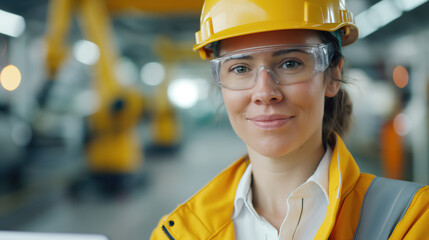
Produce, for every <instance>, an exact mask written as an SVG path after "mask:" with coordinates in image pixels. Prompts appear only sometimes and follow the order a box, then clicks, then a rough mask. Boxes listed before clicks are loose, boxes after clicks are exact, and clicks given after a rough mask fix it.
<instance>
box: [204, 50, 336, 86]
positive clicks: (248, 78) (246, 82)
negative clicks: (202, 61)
mask: <svg viewBox="0 0 429 240" xmlns="http://www.w3.org/2000/svg"><path fill="white" fill-rule="evenodd" d="M330 49H331V47H330V45H329V44H320V45H310V46H308V45H307V46H298V45H277V46H269V47H262V48H252V49H245V50H240V51H237V52H232V53H229V54H227V55H224V56H221V57H220V58H217V59H214V60H212V61H211V63H212V69H213V74H214V77H215V81H216V82H217V83H218V85H220V86H221V87H225V88H229V89H236V90H240V89H249V88H252V87H253V86H254V85H255V83H256V80H257V78H258V76H259V74H260V73H261V72H262V71H264V70H265V71H267V72H268V73H269V74H270V75H271V77H272V78H273V80H274V81H275V82H277V83H278V84H281V85H290V84H296V83H300V82H303V81H307V80H308V79H310V78H312V77H313V76H314V74H315V73H317V72H321V71H324V70H325V69H326V68H327V66H328V65H329V61H330V57H329V56H330V55H332V54H331V53H330V52H331V50H330Z"/></svg>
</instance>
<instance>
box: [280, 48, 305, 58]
mask: <svg viewBox="0 0 429 240" xmlns="http://www.w3.org/2000/svg"><path fill="white" fill-rule="evenodd" d="M291 52H302V53H307V52H306V51H304V50H302V49H299V48H290V49H282V50H278V51H275V52H273V55H272V56H273V57H277V56H279V55H283V54H288V53H291Z"/></svg>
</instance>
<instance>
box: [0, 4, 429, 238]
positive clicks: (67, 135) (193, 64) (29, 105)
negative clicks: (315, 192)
mask: <svg viewBox="0 0 429 240" xmlns="http://www.w3.org/2000/svg"><path fill="white" fill-rule="evenodd" d="M427 2H428V1H427V0H381V1H380V0H349V1H348V2H347V3H348V7H349V9H350V10H351V11H352V12H354V13H355V16H356V21H357V25H358V27H359V30H360V39H359V40H358V42H357V43H355V44H353V45H352V46H350V47H346V48H345V49H344V55H345V59H346V69H345V72H344V74H345V80H347V81H348V83H347V89H348V90H349V92H350V93H351V96H352V99H353V102H354V121H353V127H352V130H351V132H350V133H349V134H348V135H347V137H346V138H345V141H346V142H347V145H348V146H349V150H350V151H351V152H352V154H353V155H354V156H355V157H356V160H357V162H358V164H359V166H360V167H361V171H364V172H370V173H374V174H377V175H381V176H388V177H392V178H398V179H405V180H413V181H416V182H420V183H424V184H429V152H428V151H429V150H428V149H429V142H428V137H429V131H428V123H429V121H428V91H429V85H428V81H429V72H428V71H429V70H428V69H429V45H428V42H429V15H428V14H427V13H428V12H429V3H427ZM202 5H203V0H186V1H177V0H164V1H155V0H145V1H139V0H51V1H48V0H18V1H9V0H0V50H1V51H0V53H1V55H0V71H1V72H0V83H1V85H0V230H15V231H35V232H65V233H101V234H105V235H107V236H109V237H110V238H111V239H112V240H136V239H149V236H150V233H151V231H152V229H153V228H154V227H155V226H156V224H157V221H158V220H159V219H160V218H161V216H162V215H163V214H166V213H168V212H170V211H171V210H173V209H174V208H175V207H176V206H177V205H178V204H180V203H182V202H184V201H186V199H188V198H189V197H190V196H191V195H192V194H193V193H195V192H196V191H197V190H198V189H200V188H201V187H202V186H204V185H205V183H207V182H208V181H209V180H210V179H211V178H213V177H214V176H215V175H216V174H217V173H218V172H219V171H221V170H222V169H223V168H225V167H226V166H227V165H229V164H230V163H232V162H233V161H234V160H236V159H237V158H238V157H240V156H242V155H243V154H245V153H246V150H245V146H244V144H243V143H242V142H241V141H240V140H239V139H238V138H237V137H236V136H235V134H234V133H233V130H232V129H231V127H230V125H229V122H228V119H227V116H226V113H225V110H224V108H223V105H222V100H221V98H220V96H219V91H218V89H217V88H216V87H215V86H214V85H213V84H212V78H211V72H210V66H209V63H208V62H203V61H201V60H200V58H199V56H198V53H195V52H193V51H192V50H191V49H192V45H193V44H194V36H195V35H194V34H195V32H196V31H198V29H199V14H200V11H201V7H202ZM381 13H382V14H381Z"/></svg>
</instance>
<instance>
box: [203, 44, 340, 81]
mask: <svg viewBox="0 0 429 240" xmlns="http://www.w3.org/2000/svg"><path fill="white" fill-rule="evenodd" d="M282 49H308V50H307V51H306V52H308V53H311V54H313V59H314V60H315V63H314V72H313V75H312V77H314V75H316V74H317V73H319V72H324V71H325V70H326V69H327V68H328V67H329V65H330V63H331V61H332V58H333V56H334V50H335V49H334V46H333V44H332V43H320V44H307V45H303V44H279V45H268V46H262V47H253V48H246V49H240V50H237V51H233V52H229V53H226V54H223V55H220V56H219V57H217V58H215V59H213V60H211V61H210V64H211V67H212V74H213V79H214V81H215V84H216V85H218V86H219V87H222V88H226V89H230V90H247V89H251V88H253V87H254V86H255V85H256V81H257V79H258V76H259V74H260V72H261V71H262V70H264V69H265V70H266V71H267V72H268V73H269V74H270V75H271V77H272V78H273V80H274V81H275V82H276V83H277V84H279V85H289V84H281V83H280V81H279V80H278V78H277V76H276V75H275V74H274V71H272V70H271V69H270V68H269V67H267V66H266V65H261V66H259V67H258V71H257V75H256V77H255V79H254V81H253V84H252V85H251V86H250V87H245V88H232V87H228V86H225V85H223V84H222V82H221V79H220V69H221V65H222V62H223V60H225V59H227V58H231V56H234V55H239V54H242V55H251V54H254V53H260V52H268V51H275V50H282Z"/></svg>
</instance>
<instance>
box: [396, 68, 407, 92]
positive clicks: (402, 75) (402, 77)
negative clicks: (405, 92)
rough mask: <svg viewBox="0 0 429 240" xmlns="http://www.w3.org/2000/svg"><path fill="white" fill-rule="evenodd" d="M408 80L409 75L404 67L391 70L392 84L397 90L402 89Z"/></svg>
mask: <svg viewBox="0 0 429 240" xmlns="http://www.w3.org/2000/svg"><path fill="white" fill-rule="evenodd" d="M408 79H409V75H408V71H407V69H406V68H405V67H403V66H397V67H395V69H394V70H393V82H394V83H395V85H396V86H398V87H399V88H404V87H405V86H407V84H408Z"/></svg>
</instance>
